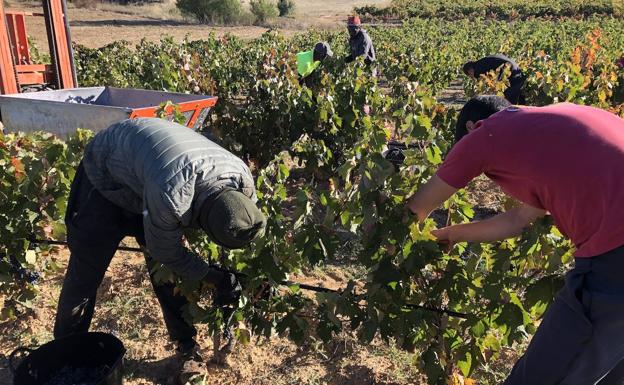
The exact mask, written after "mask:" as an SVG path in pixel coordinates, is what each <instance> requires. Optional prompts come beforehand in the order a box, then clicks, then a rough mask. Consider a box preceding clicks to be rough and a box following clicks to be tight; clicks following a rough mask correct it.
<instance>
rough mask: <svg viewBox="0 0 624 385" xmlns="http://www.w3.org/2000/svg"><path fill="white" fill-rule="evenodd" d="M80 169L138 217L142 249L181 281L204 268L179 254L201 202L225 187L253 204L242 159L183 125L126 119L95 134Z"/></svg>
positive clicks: (250, 179) (189, 256)
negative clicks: (245, 197) (240, 193)
mask: <svg viewBox="0 0 624 385" xmlns="http://www.w3.org/2000/svg"><path fill="white" fill-rule="evenodd" d="M83 165H84V168H85V172H86V173H87V176H88V177H89V180H90V181H91V183H92V184H93V186H94V187H95V188H96V189H97V190H98V191H100V192H101V193H102V195H104V196H105V197H106V198H107V199H108V200H110V201H111V202H113V203H115V204H116V205H118V206H120V207H122V208H124V209H126V210H128V211H131V212H133V213H137V214H143V225H144V229H145V240H146V249H147V252H148V253H149V254H150V256H151V257H152V258H154V259H155V260H156V261H159V262H161V263H163V264H164V265H165V266H167V267H168V268H170V269H171V270H173V271H174V272H175V273H177V274H179V275H180V276H182V277H186V278H189V279H200V278H202V277H203V276H204V275H205V273H206V272H207V267H208V265H207V264H206V263H205V262H204V261H203V260H202V259H201V258H200V257H198V256H197V255H195V254H193V253H191V252H190V251H189V250H187V249H186V248H184V246H183V244H182V235H183V230H184V228H188V227H190V228H198V227H199V224H198V223H199V222H198V217H199V212H200V208H201V206H202V204H203V203H204V202H205V201H206V200H207V199H211V197H214V195H215V193H217V192H218V191H220V190H221V189H223V188H224V187H232V188H234V189H237V190H239V191H241V192H243V193H244V194H245V195H247V196H248V197H250V198H251V199H252V200H254V201H255V200H256V194H255V186H254V181H253V177H252V175H251V172H250V171H249V168H248V167H247V165H245V163H243V161H242V160H240V159H239V158H237V157H236V156H234V155H233V154H231V153H230V152H228V151H227V150H225V149H224V148H222V147H220V146H218V145H217V144H215V143H213V142H211V141H210V140H208V139H207V138H205V137H204V136H202V135H201V134H198V133H197V132H195V131H193V130H191V129H189V128H187V127H184V126H182V125H179V124H176V123H171V122H167V121H165V120H162V119H156V118H139V119H132V120H125V121H122V122H120V123H117V124H114V125H112V126H110V127H109V128H107V129H106V130H104V131H101V132H99V133H98V134H97V135H96V136H95V137H94V138H93V140H92V141H91V142H90V143H89V145H88V146H87V148H86V151H85V155H84V159H83Z"/></svg>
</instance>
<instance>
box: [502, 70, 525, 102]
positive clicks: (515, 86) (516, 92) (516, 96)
mask: <svg viewBox="0 0 624 385" xmlns="http://www.w3.org/2000/svg"><path fill="white" fill-rule="evenodd" d="M522 86H524V75H523V74H521V73H518V74H512V75H511V76H510V77H509V87H508V88H507V89H506V90H505V92H504V95H505V99H507V101H509V103H511V104H521V105H524V104H525V103H526V100H525V99H524V95H523V93H522Z"/></svg>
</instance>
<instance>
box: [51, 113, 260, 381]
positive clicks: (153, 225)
mask: <svg viewBox="0 0 624 385" xmlns="http://www.w3.org/2000/svg"><path fill="white" fill-rule="evenodd" d="M255 200H256V195H255V186H254V181H253V177H252V175H251V172H250V171H249V168H248V167H247V166H246V165H245V163H243V161H242V160H240V159H239V158H237V157H236V156H234V155H233V154H231V153H229V152H228V151H226V150H225V149H223V148H221V147H219V146H218V145H216V144H215V143H213V142H211V141H210V140H208V139H206V138H205V137H204V136H202V135H200V134H199V133H197V132H195V131H193V130H191V129H189V128H187V127H184V126H181V125H179V124H176V123H171V122H167V121H165V120H162V119H156V118H140V119H132V120H125V121H122V122H120V123H117V124H114V125H112V126H111V127H109V128H107V129H106V130H104V131H101V132H99V133H98V134H97V135H95V137H94V138H93V139H92V140H91V142H90V143H89V144H88V145H87V148H86V150H85V154H84V157H83V159H82V162H81V164H80V166H79V167H78V170H77V172H76V176H75V178H74V180H73V182H72V186H71V191H70V196H69V199H68V206H67V212H66V216H65V223H66V225H67V241H68V244H69V249H70V252H71V255H70V258H69V265H68V267H67V273H66V275H65V280H64V282H63V288H62V290H61V295H60V299H59V304H58V311H57V314H56V323H55V325H54V336H55V338H59V337H63V336H66V335H69V334H72V333H79V332H86V331H87V330H88V329H89V326H90V324H91V319H92V317H93V311H94V307H95V300H96V292H97V289H98V287H99V286H100V283H101V282H102V279H103V277H104V273H105V272H106V270H107V268H108V265H109V264H110V262H111V259H112V257H113V255H114V254H115V251H116V249H117V247H118V245H119V243H120V242H121V240H122V239H123V238H124V237H125V236H133V237H135V238H136V240H137V242H138V243H139V244H140V245H141V246H142V247H143V248H144V250H145V259H146V262H147V264H148V267H150V269H149V271H150V272H153V267H154V266H153V265H155V264H162V265H164V266H165V267H167V268H168V269H170V270H171V271H173V272H174V273H176V274H178V275H179V276H181V277H183V278H185V279H188V280H194V281H201V282H202V283H203V284H205V285H209V286H211V287H215V288H216V292H215V296H214V303H215V305H218V306H222V305H227V304H232V303H234V302H236V301H237V300H238V298H239V295H240V291H241V287H240V284H239V283H238V281H237V279H236V276H235V275H234V274H233V273H231V272H228V271H225V270H222V269H220V268H216V267H214V266H210V265H208V264H207V263H206V262H205V261H204V260H203V259H202V258H200V257H199V256H198V255H196V254H194V253H192V252H191V251H189V250H188V249H186V248H185V247H184V246H183V232H184V230H185V229H187V228H197V229H203V230H204V231H205V232H206V233H207V234H208V236H209V237H210V238H211V240H212V241H214V242H215V243H217V244H219V245H221V246H223V247H226V248H230V249H236V248H242V247H244V246H246V245H247V244H249V242H251V241H252V240H254V239H255V238H257V237H258V236H260V235H261V234H262V233H263V231H264V227H265V225H266V220H265V218H264V216H263V214H262V213H261V212H260V210H258V208H257V207H256V205H255V203H254V201H255ZM150 279H151V281H152V286H153V288H154V291H155V293H156V296H157V297H158V301H159V302H160V306H161V308H162V312H163V316H164V320H165V324H166V326H167V330H168V332H169V336H170V337H171V339H172V340H173V341H175V342H176V343H177V352H178V357H179V362H180V366H181V375H182V377H184V378H185V380H186V379H188V377H190V375H192V374H195V373H196V372H197V371H198V370H199V369H198V365H194V363H201V364H203V359H202V358H201V357H199V356H198V354H197V344H196V342H195V339H194V337H195V335H196V334H197V332H196V330H195V328H194V327H193V326H192V325H189V324H188V323H187V322H186V321H185V320H184V318H183V315H182V309H183V307H184V306H185V305H186V304H187V303H188V302H187V300H186V298H185V297H184V296H182V295H180V294H175V292H174V287H175V285H174V284H173V283H170V282H169V283H162V282H157V281H155V280H154V277H153V276H152V275H151V274H150ZM185 380H183V381H185Z"/></svg>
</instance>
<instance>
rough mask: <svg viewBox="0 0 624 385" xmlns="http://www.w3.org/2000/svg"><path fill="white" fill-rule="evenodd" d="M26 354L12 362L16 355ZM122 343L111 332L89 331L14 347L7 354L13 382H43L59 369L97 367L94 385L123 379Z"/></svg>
mask: <svg viewBox="0 0 624 385" xmlns="http://www.w3.org/2000/svg"><path fill="white" fill-rule="evenodd" d="M24 352H27V353H28V355H27V356H26V357H25V358H24V359H22V361H21V362H20V363H19V365H17V367H15V366H14V361H15V358H16V356H17V355H19V354H20V353H24ZM125 353H126V349H125V348H124V346H123V343H122V342H121V341H120V340H119V339H118V338H116V337H115V336H113V335H112V334H107V333H99V332H89V333H79V334H73V335H70V336H68V337H63V338H59V339H57V340H53V341H50V342H48V343H46V344H44V345H42V346H40V347H39V348H38V349H35V350H32V349H28V348H18V349H16V350H15V351H14V352H13V353H11V356H10V358H9V366H10V368H11V371H12V373H13V385H44V384H45V383H46V382H48V381H50V380H51V379H52V378H53V377H55V376H56V375H58V373H59V372H60V371H62V370H68V369H71V370H73V369H81V370H87V371H88V370H93V371H97V373H98V378H97V380H95V381H94V382H93V383H94V384H96V385H121V384H122V383H123V375H122V369H123V356H124V354H125Z"/></svg>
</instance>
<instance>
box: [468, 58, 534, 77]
mask: <svg viewBox="0 0 624 385" xmlns="http://www.w3.org/2000/svg"><path fill="white" fill-rule="evenodd" d="M505 64H509V65H510V66H511V75H512V76H514V75H518V74H521V73H522V71H520V67H518V64H517V63H516V62H515V61H513V60H512V59H510V58H508V57H507V56H505V55H503V54H496V55H492V56H486V57H484V58H482V59H479V60H477V61H476V62H475V66H474V76H475V77H476V78H478V77H479V76H481V75H485V74H487V73H488V72H490V71H492V70H496V69H498V68H499V67H500V66H502V65H505Z"/></svg>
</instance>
